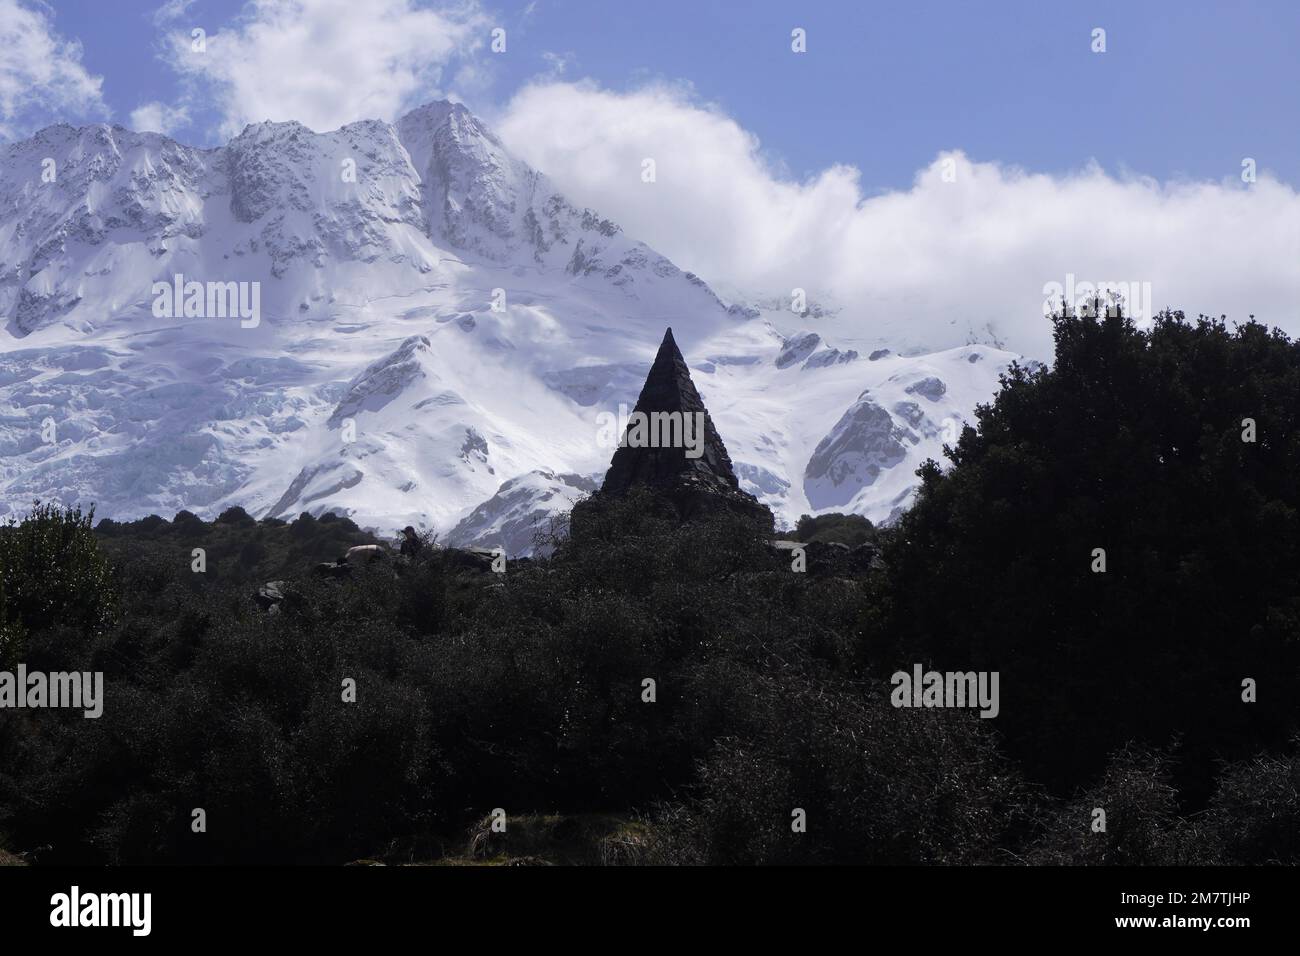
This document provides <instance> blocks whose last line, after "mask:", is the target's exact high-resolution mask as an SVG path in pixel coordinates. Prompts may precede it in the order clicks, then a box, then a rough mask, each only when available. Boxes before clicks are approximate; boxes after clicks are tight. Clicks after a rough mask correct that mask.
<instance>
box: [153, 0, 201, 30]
mask: <svg viewBox="0 0 1300 956" xmlns="http://www.w3.org/2000/svg"><path fill="white" fill-rule="evenodd" d="M193 5H194V0H167V2H166V3H164V4H163V5H162V6H161V7H159V8H158V9H157V10H155V11H154V12H153V22H154V25H155V26H162V25H163V24H165V23H172V22H173V21H175V20H179V19H180V18H181V17H183V16H184V15H185V12H186V11H187V10H189V8H190V7H192V6H193Z"/></svg>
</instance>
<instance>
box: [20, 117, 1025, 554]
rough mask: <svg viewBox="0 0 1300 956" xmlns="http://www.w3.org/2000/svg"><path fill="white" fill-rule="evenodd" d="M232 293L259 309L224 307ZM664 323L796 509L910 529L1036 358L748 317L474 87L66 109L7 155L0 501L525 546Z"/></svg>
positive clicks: (762, 490) (603, 435)
mask: <svg viewBox="0 0 1300 956" xmlns="http://www.w3.org/2000/svg"><path fill="white" fill-rule="evenodd" d="M177 275H180V276H182V277H183V278H182V280H181V282H182V283H185V282H192V283H199V284H200V286H198V287H197V295H195V296H191V290H190V289H189V288H185V287H184V286H182V291H183V293H184V295H182V296H181V297H180V299H181V301H178V302H176V303H170V304H174V305H175V309H174V310H171V309H169V308H165V307H163V306H160V304H159V303H160V299H161V298H163V297H162V296H160V295H159V291H160V290H161V288H162V287H159V289H158V290H156V289H155V287H154V283H166V284H167V288H169V289H170V288H172V287H173V286H174V284H175V282H176V280H175V277H176V276H177ZM240 284H242V285H240ZM253 290H255V291H256V296H255V297H252V296H250V295H249V294H248V293H249V292H250V291H253ZM236 292H242V293H245V298H244V300H243V301H244V303H245V304H246V305H248V304H251V303H256V305H257V306H258V308H257V310H256V315H251V313H244V314H240V315H235V314H233V310H231V312H228V313H221V312H220V310H218V309H217V308H215V306H216V305H218V304H221V303H222V302H223V301H224V300H223V299H222V296H223V295H224V294H227V293H229V294H231V296H232V297H231V299H230V300H229V301H230V303H232V304H233V303H235V302H238V301H239V299H238V296H237V295H235V293H236ZM214 294H215V298H214V297H213V296H214ZM187 308H188V309H189V311H188V312H187ZM174 315H175V316H178V317H172V316H174ZM182 316H183V317H182ZM668 325H672V327H673V329H674V331H675V333H676V334H677V339H678V342H679V345H680V346H681V348H682V351H683V354H684V355H685V357H686V359H687V361H688V363H689V364H690V365H691V367H692V374H693V376H694V378H695V381H696V384H697V386H698V387H699V389H700V392H701V394H702V395H703V396H704V399H705V401H706V402H707V403H708V406H709V408H710V411H711V413H712V415H713V418H714V420H715V422H716V423H717V425H718V428H719V429H720V431H721V434H722V437H723V439H724V441H725V442H726V444H727V447H728V450H729V451H730V453H731V457H732V459H733V461H734V462H735V463H736V467H737V473H738V474H739V475H740V476H741V478H742V481H743V482H744V484H745V487H746V488H747V489H748V490H750V491H751V492H753V493H754V494H756V495H758V496H759V497H760V498H761V499H762V500H763V501H765V502H767V503H768V504H770V505H771V506H772V507H773V509H774V510H775V511H776V512H777V515H778V518H779V519H780V520H782V521H784V522H787V523H788V522H792V521H793V520H795V519H796V518H797V517H798V515H799V514H801V513H804V512H812V511H817V510H855V511H859V512H861V513H863V514H866V515H868V516H869V517H871V518H873V519H876V520H880V519H884V518H888V517H889V516H890V515H891V514H893V513H894V512H895V511H896V509H897V508H898V507H900V506H902V505H903V504H905V502H906V500H907V497H908V494H909V493H910V490H911V488H912V487H913V485H914V483H915V476H914V475H913V474H912V472H913V471H914V470H915V468H916V467H917V465H918V464H919V463H920V461H922V460H923V459H924V458H925V457H927V456H937V455H938V453H939V448H940V445H941V442H942V440H943V437H944V436H943V428H944V421H945V419H953V420H957V419H960V418H963V417H970V415H971V410H972V409H973V407H974V404H975V403H976V402H977V401H983V400H987V399H988V398H989V397H990V396H991V395H992V393H993V392H994V390H995V389H996V383H997V374H998V372H999V371H1000V370H1001V369H1002V368H1004V367H1005V365H1006V364H1007V362H1008V361H1010V360H1011V358H1012V356H1011V355H1010V354H1009V353H1005V352H1001V351H998V350H996V349H993V348H989V347H986V346H963V347H960V348H954V349H952V350H950V351H947V352H940V353H935V354H932V355H925V356H909V357H905V358H901V357H898V356H894V355H892V354H890V355H886V356H884V357H879V356H878V357H877V358H876V359H875V360H872V359H871V358H870V357H869V356H871V355H872V354H873V353H878V352H880V351H881V350H882V349H881V347H882V345H887V344H888V343H882V342H880V341H879V340H877V339H874V338H871V337H862V334H861V332H860V331H859V330H860V329H861V328H862V327H863V324H862V323H861V322H857V321H855V322H848V321H845V320H843V319H841V318H839V317H838V316H837V315H836V314H834V313H833V312H818V311H817V310H813V311H811V312H809V313H807V314H805V315H803V316H795V315H792V314H790V313H789V312H780V311H777V310H776V309H774V308H771V307H768V308H755V307H752V306H750V305H746V304H736V305H733V306H731V307H728V306H727V305H726V304H724V303H723V302H721V301H720V300H719V299H718V297H717V296H716V295H714V293H713V292H712V291H711V290H710V289H709V287H708V286H707V285H706V284H705V283H704V282H703V281H701V280H700V279H699V278H698V277H696V276H694V275H692V274H691V273H689V272H684V271H682V270H681V269H680V268H679V267H678V266H676V265H675V264H673V263H672V262H670V261H668V260H667V259H665V258H664V257H663V256H660V255H659V254H657V253H656V252H654V250H652V249H650V248H649V247H647V246H645V245H644V244H643V243H640V242H637V241H635V240H634V239H631V238H629V237H627V236H626V235H624V234H623V232H622V231H621V230H620V229H619V227H618V226H617V225H615V224H614V223H612V222H610V221H609V220H608V219H605V218H603V217H602V216H600V215H599V214H598V213H597V212H594V211H592V210H588V209H582V208H579V207H577V206H575V205H573V204H572V203H570V202H569V201H568V200H567V199H566V198H565V197H563V196H561V195H559V194H558V192H556V190H555V189H554V187H553V186H551V184H550V183H549V181H548V180H547V179H546V177H545V176H544V175H542V174H541V173H538V172H536V171H534V170H532V169H530V168H529V167H528V166H527V165H525V164H524V163H522V162H520V161H519V160H518V159H515V158H514V157H512V156H510V155H509V154H508V153H507V152H506V150H505V149H504V147H503V146H502V144H501V143H500V141H499V140H498V139H497V138H496V137H495V136H494V135H493V134H492V133H491V131H489V130H488V129H486V128H485V127H484V126H483V124H482V123H481V122H480V121H479V120H478V119H476V118H475V117H474V116H473V115H472V114H470V113H469V112H468V111H467V110H465V109H464V108H463V107H461V106H458V105H453V104H449V103H431V104H429V105H427V106H424V107H421V108H420V109H417V110H415V111H413V112H412V113H410V114H408V115H407V116H405V117H403V118H401V119H400V120H399V121H398V122H397V123H395V124H388V123H383V122H377V121H367V122H361V123H354V124H351V125H349V126H345V127H343V128H342V129H339V130H336V131H334V132H330V133H320V134H318V133H314V132H312V131H310V130H308V129H307V128H306V127H304V126H302V125H300V124H297V123H263V124H260V125H257V126H250V127H248V128H247V129H245V130H244V132H243V133H242V134H240V135H239V136H238V137H236V138H235V139H234V140H233V141H231V142H230V143H229V144H227V145H226V146H224V147H221V148H219V149H210V150H203V149H195V148H191V147H188V146H184V145H182V144H179V143H176V142H174V141H172V140H170V139H167V138H166V137H163V136H159V135H156V134H141V133H133V132H131V131H129V130H125V129H123V128H121V127H117V126H113V127H110V126H103V125H99V126H89V127H84V128H81V129H74V128H72V127H69V126H53V127H50V128H48V129H46V130H44V131H42V132H40V133H38V134H37V135H36V136H34V137H32V138H31V139H28V140H24V141H22V142H19V143H14V144H11V145H9V146H7V147H4V148H2V149H0V515H2V514H5V513H10V512H13V511H20V510H22V509H23V508H25V507H26V506H27V505H28V504H30V502H31V501H32V500H33V499H36V498H40V499H44V500H51V499H53V500H60V501H64V502H67V503H72V502H79V503H81V504H83V505H87V504H90V503H95V504H96V506H97V512H98V514H100V515H101V516H112V517H134V516H139V515H142V514H147V513H149V512H157V513H160V514H163V515H170V514H172V513H174V512H175V511H178V510H181V509H183V508H184V509H188V510H191V511H194V512H196V513H198V514H200V515H212V514H215V513H217V512H219V511H220V510H222V509H223V508H226V507H229V506H230V505H232V504H240V505H243V506H244V507H246V508H247V509H249V511H250V512H253V513H257V514H263V515H294V514H297V513H298V512H300V511H304V510H305V511H311V512H313V513H317V514H319V513H321V512H324V511H327V510H333V511H337V512H340V513H346V514H349V515H351V516H353V517H354V518H355V519H356V520H358V521H359V522H361V523H362V524H365V525H368V526H372V527H375V528H378V529H380V530H384V531H388V530H391V529H394V528H398V527H401V526H402V525H405V524H413V525H416V526H419V527H433V528H435V529H437V530H439V531H440V532H443V533H444V534H446V533H451V536H452V537H453V538H455V539H457V540H459V541H461V542H462V543H478V544H490V545H497V544H502V545H503V546H507V547H508V549H516V548H517V549H520V550H524V549H526V547H527V542H529V541H531V531H530V530H529V528H530V526H531V524H533V523H534V522H536V521H537V520H539V519H540V518H543V517H544V516H546V515H549V514H552V513H555V512H556V511H562V510H567V508H568V507H569V505H570V503H571V500H572V499H573V498H574V497H576V496H577V495H579V494H582V493H585V491H586V490H589V489H590V487H592V485H591V482H592V480H594V481H596V482H598V481H599V480H600V478H601V477H602V476H603V474H604V471H605V468H606V467H607V465H608V462H609V458H610V456H611V454H612V453H613V446H612V444H611V443H610V441H609V440H608V439H609V434H608V433H609V429H608V428H607V427H606V425H607V420H606V418H605V417H603V416H604V415H605V414H608V413H613V414H617V412H618V407H619V404H620V403H623V404H626V405H627V406H628V407H631V405H632V404H633V403H634V402H635V399H636V395H637V392H638V391H639V389H640V386H641V382H642V379H643V377H644V375H645V372H646V370H647V369H648V367H649V362H650V359H651V358H652V357H653V355H654V350H655V348H656V346H657V344H658V342H659V341H660V339H661V338H662V336H663V330H664V327H665V326H668ZM865 327H867V328H870V323H869V322H868V323H866V326H865ZM931 380H933V383H932V382H931ZM934 383H937V384H934ZM506 541H508V542H509V544H508V545H506V544H503V542H506Z"/></svg>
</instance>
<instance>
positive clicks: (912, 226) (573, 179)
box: [497, 82, 1300, 357]
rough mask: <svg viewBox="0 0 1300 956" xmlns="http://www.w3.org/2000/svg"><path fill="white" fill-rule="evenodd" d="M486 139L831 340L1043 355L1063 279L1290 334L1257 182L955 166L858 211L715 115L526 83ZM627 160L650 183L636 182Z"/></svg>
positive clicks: (850, 185)
mask: <svg viewBox="0 0 1300 956" xmlns="http://www.w3.org/2000/svg"><path fill="white" fill-rule="evenodd" d="M497 128H498V131H499V133H500V134H501V136H502V138H503V139H504V140H505V141H506V143H507V144H508V145H509V146H510V147H511V148H512V149H513V150H514V151H515V152H517V153H518V154H519V155H520V156H521V157H523V158H524V159H526V160H528V161H529V162H530V163H532V164H533V165H534V166H536V167H537V168H538V169H541V170H543V171H544V172H546V173H548V174H549V175H550V176H551V178H552V179H553V180H554V181H555V182H556V184H557V185H558V186H559V187H560V189H561V190H562V191H563V192H565V193H566V194H567V195H568V196H569V197H570V198H571V199H572V200H574V201H576V202H579V203H582V204H586V205H589V206H592V207H593V208H596V209H598V210H600V211H601V212H602V214H605V215H609V216H610V217H611V218H613V219H614V220H615V221H617V222H619V223H620V224H621V225H622V226H623V227H624V229H625V230H626V231H627V232H628V233H629V234H630V235H632V236H635V237H637V238H640V239H643V240H645V241H646V242H647V243H649V244H650V245H652V246H654V247H655V248H656V249H658V250H659V251H661V252H663V253H664V254H666V255H668V256H670V257H671V258H672V259H673V260H674V261H676V262H677V263H678V264H679V265H680V266H682V267H683V268H687V269H691V270H693V271H695V272H697V273H699V274H700V275H702V276H703V277H704V278H705V279H707V280H709V281H710V282H713V283H715V284H716V285H717V286H718V287H719V288H720V289H722V290H724V291H726V290H728V289H740V290H750V291H754V292H760V293H764V294H784V295H785V296H789V294H790V290H791V289H793V288H795V287H800V288H804V289H806V290H807V292H808V295H809V297H810V298H811V299H813V300H817V299H819V298H820V299H822V300H830V301H831V302H833V303H835V304H837V305H839V306H840V307H841V308H842V310H843V311H842V313H841V315H842V316H843V318H842V319H841V320H839V321H841V322H843V323H844V325H842V326H841V329H843V331H844V332H845V333H847V332H849V331H850V330H851V331H852V332H853V333H855V334H862V335H866V336H875V335H880V336H884V337H885V338H887V339H893V340H895V341H903V342H908V343H911V344H914V345H918V346H927V347H938V346H946V345H951V344H960V342H962V341H965V338H966V335H967V333H968V332H969V331H970V330H971V328H972V327H974V328H975V329H977V330H979V329H983V328H984V327H985V326H986V325H987V326H991V328H992V331H993V333H994V334H995V335H996V336H997V337H998V338H999V339H1000V340H1001V341H1003V342H1005V343H1006V344H1008V345H1009V346H1010V347H1013V348H1016V349H1019V350H1022V351H1025V352H1027V353H1029V354H1033V355H1038V356H1042V357H1046V356H1049V355H1050V353H1051V340H1050V329H1049V326H1048V325H1047V323H1046V322H1045V321H1044V319H1043V318H1042V303H1043V298H1044V296H1043V287H1044V285H1046V284H1047V283H1050V282H1060V283H1062V284H1064V283H1065V282H1066V277H1067V275H1068V274H1073V275H1074V276H1075V277H1076V279H1077V280H1078V281H1117V282H1121V281H1132V282H1139V283H1140V282H1149V283H1150V284H1151V291H1152V298H1153V300H1154V301H1153V305H1154V308H1155V309H1157V310H1158V309H1160V308H1163V307H1165V306H1169V307H1172V308H1182V309H1185V310H1186V311H1188V312H1189V313H1191V314H1193V315H1195V314H1196V313H1197V312H1207V313H1210V314H1214V315H1218V314H1219V313H1228V314H1229V317H1230V318H1233V319H1242V320H1244V319H1245V318H1246V315H1247V313H1251V312H1253V313H1255V314H1256V316H1257V317H1258V318H1259V319H1260V320H1261V321H1265V322H1268V323H1269V324H1274V325H1280V326H1282V327H1283V328H1286V329H1287V330H1288V331H1290V332H1291V333H1292V334H1300V195H1298V194H1297V192H1296V191H1295V190H1294V189H1293V188H1291V187H1289V186H1287V185H1285V184H1282V183H1279V182H1277V181H1276V180H1275V179H1273V178H1271V177H1269V176H1267V175H1265V174H1262V173H1261V175H1260V178H1259V181H1258V182H1257V183H1256V184H1254V185H1252V186H1250V187H1249V188H1247V187H1246V186H1244V185H1243V184H1242V183H1240V182H1239V181H1237V180H1236V178H1235V176H1236V174H1237V172H1238V171H1237V170H1232V171H1225V172H1227V173H1228V175H1227V176H1225V180H1224V181H1223V182H1222V183H1185V184H1179V183H1174V184H1160V183H1157V182H1154V181H1151V180H1148V179H1141V178H1117V177H1115V176H1112V175H1109V174H1107V173H1106V172H1104V171H1102V170H1101V169H1099V168H1097V167H1096V166H1095V165H1087V166H1084V167H1083V168H1082V169H1081V170H1080V171H1078V172H1076V173H1073V174H1070V175H1063V176H1053V175H1044V174H1031V173H1026V172H1023V171H1020V170H1018V169H1015V168H1011V167H1008V166H1003V165H1000V164H998V163H994V162H974V161H971V160H970V159H968V158H967V157H966V156H965V155H964V154H962V153H960V152H955V153H950V154H944V155H941V156H939V157H936V159H935V161H934V163H933V164H932V165H931V166H930V167H928V168H926V169H922V170H920V171H919V172H918V173H917V175H916V177H915V181H914V183H913V185H912V186H911V187H910V188H909V189H906V190H900V191H893V192H887V193H884V194H882V195H875V196H871V197H865V196H864V195H863V192H862V188H861V186H860V183H859V178H858V172H857V170H856V169H854V168H852V167H849V166H834V167H831V168H829V169H826V170H824V171H823V172H821V173H820V174H818V175H817V176H815V177H812V178H811V179H808V180H807V181H803V182H797V181H793V180H791V179H789V178H788V177H787V176H785V175H784V174H782V173H781V172H780V171H778V170H776V169H774V168H773V167H772V166H771V165H770V164H769V163H768V162H766V161H765V160H764V159H763V157H762V154H761V152H760V149H759V143H758V141H757V139H756V138H755V137H754V136H752V135H751V134H749V133H748V132H747V131H745V130H744V129H743V128H741V126H740V125H738V124H737V123H736V122H735V121H734V120H732V119H731V118H730V117H728V116H727V115H726V114H725V113H723V112H722V111H721V110H720V109H718V108H716V107H713V106H710V105H708V104H702V103H700V102H698V101H697V100H696V99H695V98H694V97H693V96H692V95H691V92H690V90H689V88H685V87H673V86H667V85H654V86H649V87H646V88H643V89H640V90H636V91H633V92H630V93H615V92H611V91H608V90H603V89H600V88H598V87H596V86H594V85H592V84H590V83H562V82H540V83H537V84H535V85H532V86H530V87H527V88H525V89H523V90H522V91H520V92H519V93H518V94H517V95H516V96H515V97H514V99H513V100H512V101H511V102H510V103H509V104H508V106H507V107H506V108H505V110H504V111H503V113H502V115H501V116H500V117H498V121H497ZM645 158H653V159H654V160H655V161H656V173H657V181H656V182H654V183H643V182H642V181H641V170H642V160H643V159H645ZM948 159H950V160H951V167H950V168H952V169H953V170H955V173H956V181H955V182H947V181H945V178H944V176H943V172H944V169H945V160H948ZM809 321H813V320H809Z"/></svg>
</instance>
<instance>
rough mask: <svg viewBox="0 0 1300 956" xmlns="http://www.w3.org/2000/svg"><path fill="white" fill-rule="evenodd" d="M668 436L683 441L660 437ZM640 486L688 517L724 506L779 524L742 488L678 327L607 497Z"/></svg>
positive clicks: (609, 479)
mask: <svg viewBox="0 0 1300 956" xmlns="http://www.w3.org/2000/svg"><path fill="white" fill-rule="evenodd" d="M660 423H662V424H660ZM700 424H702V426H703V427H702V429H701V428H700V427H699V426H700ZM670 426H671V427H670ZM667 436H680V437H681V438H682V439H683V440H681V441H668V442H664V441H662V440H660V439H663V438H664V437H667ZM647 442H648V443H647ZM637 486H644V487H647V488H650V489H652V490H654V491H657V492H659V493H661V494H663V495H664V496H666V497H667V498H668V499H669V500H670V501H672V502H673V504H674V505H675V506H676V507H677V510H678V511H679V512H680V513H681V515H682V517H684V518H689V517H691V516H693V515H696V514H701V513H708V512H711V511H715V510H718V509H724V508H725V509H732V510H736V511H739V512H741V513H744V514H749V515H752V516H755V517H758V518H760V519H761V520H763V521H765V522H766V523H767V524H769V525H770V524H771V523H772V513H771V511H769V510H768V508H767V507H766V506H765V505H762V504H759V502H758V499H756V498H755V497H754V496H753V495H750V494H748V493H746V492H744V491H742V490H741V488H740V482H739V481H738V480H737V478H736V472H735V470H734V469H733V468H732V464H731V458H730V456H728V454H727V449H726V446H725V445H723V444H722V438H721V437H720V436H719V435H718V431H717V429H716V428H715V427H714V425H713V419H712V418H710V417H709V412H708V409H706V408H705V407H704V401H703V400H702V399H701V398H700V393H699V392H698V391H696V389H695V383H694V382H692V381H691V373H690V370H689V369H688V368H687V367H686V361H685V360H684V359H683V358H682V353H681V352H680V351H679V350H678V348H677V343H676V342H675V341H674V340H673V330H672V329H668V330H667V332H665V333H664V340H663V342H662V343H661V344H660V346H659V353H658V354H657V355H656V356H655V360H654V364H653V365H651V367H650V374H649V375H647V376H646V380H645V385H644V386H642V388H641V395H640V397H639V398H638V399H637V402H636V408H635V409H634V410H633V413H632V418H631V420H630V421H629V423H628V428H627V431H626V433H625V434H624V436H623V441H622V444H620V446H619V448H618V450H617V451H616V452H614V458H613V460H612V461H611V462H610V466H609V471H608V472H606V474H605V481H604V483H603V484H602V485H601V489H600V494H601V495H603V496H608V497H617V496H620V495H624V494H626V493H627V492H628V491H629V490H631V489H632V488H634V487H637Z"/></svg>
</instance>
